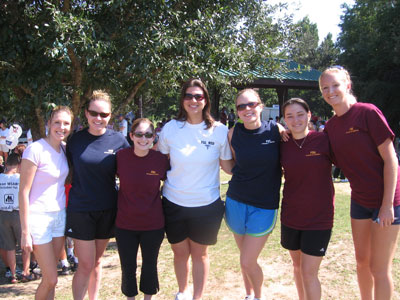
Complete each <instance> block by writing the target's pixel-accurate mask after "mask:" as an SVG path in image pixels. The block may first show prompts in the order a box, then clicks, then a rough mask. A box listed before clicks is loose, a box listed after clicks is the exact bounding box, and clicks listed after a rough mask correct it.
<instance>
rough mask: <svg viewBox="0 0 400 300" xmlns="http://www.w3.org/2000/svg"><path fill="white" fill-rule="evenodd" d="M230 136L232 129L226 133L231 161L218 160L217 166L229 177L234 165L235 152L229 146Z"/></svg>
mask: <svg viewBox="0 0 400 300" xmlns="http://www.w3.org/2000/svg"><path fill="white" fill-rule="evenodd" d="M232 134H233V128H231V129H229V131H228V142H229V148H231V152H232V157H233V159H230V160H221V159H220V160H219V165H220V166H221V168H222V170H224V172H225V173H227V174H229V175H232V169H233V167H234V165H235V151H234V150H233V148H232V145H231V140H232Z"/></svg>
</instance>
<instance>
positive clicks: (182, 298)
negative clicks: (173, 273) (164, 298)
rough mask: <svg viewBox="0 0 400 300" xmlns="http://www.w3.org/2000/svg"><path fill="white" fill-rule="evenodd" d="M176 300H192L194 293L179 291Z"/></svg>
mask: <svg viewBox="0 0 400 300" xmlns="http://www.w3.org/2000/svg"><path fill="white" fill-rule="evenodd" d="M175 300H192V295H190V294H189V293H181V292H178V293H177V294H176V296H175Z"/></svg>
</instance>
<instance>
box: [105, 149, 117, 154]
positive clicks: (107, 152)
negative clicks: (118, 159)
mask: <svg viewBox="0 0 400 300" xmlns="http://www.w3.org/2000/svg"><path fill="white" fill-rule="evenodd" d="M104 154H115V153H114V150H113V149H108V150H107V151H104Z"/></svg>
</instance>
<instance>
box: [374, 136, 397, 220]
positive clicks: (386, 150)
mask: <svg viewBox="0 0 400 300" xmlns="http://www.w3.org/2000/svg"><path fill="white" fill-rule="evenodd" d="M378 151H379V154H380V155H381V157H382V159H383V199H382V205H381V208H380V210H379V215H378V217H379V220H380V221H379V225H381V226H390V225H391V224H392V222H393V221H394V211H393V199H394V192H395V189H396V183H397V169H398V162H397V158H396V154H395V151H394V147H393V143H392V141H391V140H390V139H389V138H388V139H386V140H385V141H384V142H383V143H382V144H381V145H379V146H378Z"/></svg>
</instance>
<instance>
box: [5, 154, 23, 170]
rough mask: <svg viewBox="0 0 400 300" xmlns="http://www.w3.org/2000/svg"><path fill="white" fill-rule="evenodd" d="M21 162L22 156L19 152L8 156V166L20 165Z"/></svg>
mask: <svg viewBox="0 0 400 300" xmlns="http://www.w3.org/2000/svg"><path fill="white" fill-rule="evenodd" d="M20 163H21V156H20V155H19V154H18V153H11V154H10V155H9V156H8V157H7V161H6V166H10V167H11V166H18V165H19V164H20Z"/></svg>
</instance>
